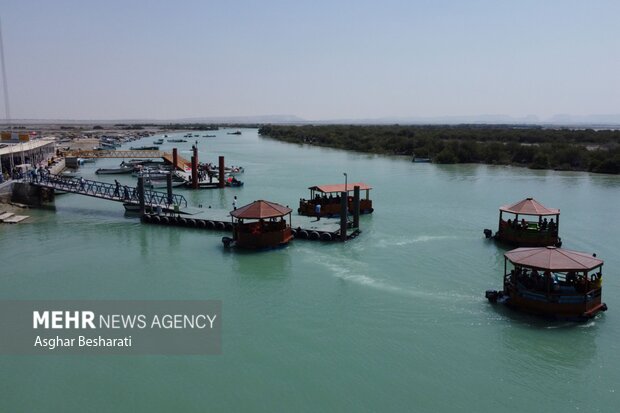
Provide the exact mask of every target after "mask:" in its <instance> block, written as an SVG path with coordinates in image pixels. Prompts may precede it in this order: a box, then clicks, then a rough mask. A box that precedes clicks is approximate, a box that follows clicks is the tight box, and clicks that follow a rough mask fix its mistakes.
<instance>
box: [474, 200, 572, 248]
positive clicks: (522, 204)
mask: <svg viewBox="0 0 620 413" xmlns="http://www.w3.org/2000/svg"><path fill="white" fill-rule="evenodd" d="M505 213H506V214H509V215H510V216H512V218H509V219H508V220H505V219H504V214H505ZM548 216H551V217H552V218H551V220H550V221H547V217H548ZM532 217H536V219H534V220H532V219H531V218H532ZM553 217H555V220H554V218H553ZM519 218H521V220H519ZM559 225H560V210H559V209H554V208H547V207H545V206H543V205H542V204H540V203H539V202H538V201H536V200H535V199H534V198H526V199H524V200H522V201H519V202H517V203H514V204H512V205H504V206H502V207H500V209H499V226H498V229H497V232H496V233H495V235H492V234H493V232H492V231H491V230H490V229H485V230H484V235H485V236H486V237H487V238H494V239H496V240H498V241H501V242H504V243H507V244H511V245H515V246H518V247H545V246H549V245H551V246H556V247H561V246H562V239H561V238H560V237H559V236H558V233H559Z"/></svg>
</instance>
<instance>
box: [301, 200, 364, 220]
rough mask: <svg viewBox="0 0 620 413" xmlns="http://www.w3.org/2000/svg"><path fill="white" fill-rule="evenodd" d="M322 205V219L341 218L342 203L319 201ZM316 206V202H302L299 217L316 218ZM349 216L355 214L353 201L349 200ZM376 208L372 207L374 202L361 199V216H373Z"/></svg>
mask: <svg viewBox="0 0 620 413" xmlns="http://www.w3.org/2000/svg"><path fill="white" fill-rule="evenodd" d="M319 203H320V204H321V216H322V217H335V216H340V202H334V203H329V202H327V203H324V201H323V200H321V201H319ZM315 206H316V202H315V201H304V200H302V201H300V202H299V208H298V209H297V212H298V213H299V215H305V216H308V217H314V216H316V213H315V212H314V209H315ZM348 208H349V214H353V200H352V199H351V200H349V206H348ZM373 212H374V208H373V207H372V201H371V200H370V199H360V215H363V214H372V213H373Z"/></svg>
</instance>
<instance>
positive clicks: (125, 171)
mask: <svg viewBox="0 0 620 413" xmlns="http://www.w3.org/2000/svg"><path fill="white" fill-rule="evenodd" d="M131 171H133V166H121V167H120V168H99V169H97V170H96V171H95V173H96V174H97V175H112V174H128V173H130V172H131Z"/></svg>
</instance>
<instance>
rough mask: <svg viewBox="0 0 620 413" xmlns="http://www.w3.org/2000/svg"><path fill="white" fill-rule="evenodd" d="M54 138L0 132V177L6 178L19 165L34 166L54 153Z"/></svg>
mask: <svg viewBox="0 0 620 413" xmlns="http://www.w3.org/2000/svg"><path fill="white" fill-rule="evenodd" d="M55 143H56V141H55V140H54V139H47V138H42V139H30V136H29V135H28V134H15V133H10V132H2V139H1V140H0V166H1V172H2V175H3V176H2V178H3V179H7V178H8V177H10V176H11V175H12V173H13V171H15V168H16V167H18V166H19V165H31V166H36V165H38V164H40V163H41V162H44V161H46V160H48V159H50V158H51V157H52V156H54V154H55V150H56V148H55Z"/></svg>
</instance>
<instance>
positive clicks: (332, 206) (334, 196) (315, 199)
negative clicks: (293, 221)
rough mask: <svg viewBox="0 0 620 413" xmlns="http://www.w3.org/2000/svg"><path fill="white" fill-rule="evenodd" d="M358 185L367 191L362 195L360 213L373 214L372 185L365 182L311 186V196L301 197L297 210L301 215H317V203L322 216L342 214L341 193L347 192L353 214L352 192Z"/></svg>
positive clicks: (361, 189) (349, 206)
mask: <svg viewBox="0 0 620 413" xmlns="http://www.w3.org/2000/svg"><path fill="white" fill-rule="evenodd" d="M356 186H359V187H360V191H366V193H365V196H364V197H363V198H362V197H360V214H371V213H372V212H373V211H374V209H373V207H372V200H371V199H370V190H371V189H372V187H371V186H370V185H367V184H365V183H363V182H355V183H350V184H331V185H315V186H311V187H310V188H308V189H309V190H310V198H308V199H303V198H301V199H300V200H299V208H298V209H297V212H298V213H299V214H300V215H306V216H316V215H317V211H316V210H317V205H320V206H321V207H320V211H321V212H320V215H321V216H322V217H333V216H338V215H340V194H341V193H342V192H346V193H347V199H348V201H347V205H348V210H349V213H351V214H353V212H354V211H353V196H351V195H350V194H351V192H353V191H354V190H355V187H356Z"/></svg>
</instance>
